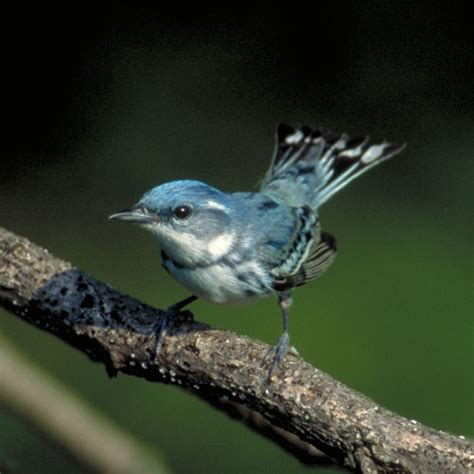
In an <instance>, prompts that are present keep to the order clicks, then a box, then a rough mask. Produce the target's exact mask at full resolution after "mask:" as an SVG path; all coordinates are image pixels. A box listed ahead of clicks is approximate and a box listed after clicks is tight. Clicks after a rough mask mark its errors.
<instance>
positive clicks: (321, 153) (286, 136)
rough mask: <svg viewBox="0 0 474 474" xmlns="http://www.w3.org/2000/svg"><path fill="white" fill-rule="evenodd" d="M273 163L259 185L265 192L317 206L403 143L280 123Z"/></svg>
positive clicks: (392, 154)
mask: <svg viewBox="0 0 474 474" xmlns="http://www.w3.org/2000/svg"><path fill="white" fill-rule="evenodd" d="M276 138H277V143H276V147H275V153H274V156H273V160H272V163H271V165H270V168H269V170H268V171H267V174H266V175H265V178H264V179H263V182H262V185H261V191H262V192H263V193H265V194H268V195H271V196H274V197H277V198H279V199H283V200H284V201H286V202H287V203H288V204H290V205H292V206H295V207H299V206H303V205H310V206H311V207H312V208H313V209H316V208H318V207H320V206H321V205H322V204H324V203H325V202H326V201H328V200H329V199H330V198H331V197H332V196H334V194H336V193H337V192H338V191H340V190H341V189H342V188H343V187H345V186H346V185H347V184H349V183H350V182H351V181H352V180H353V179H355V178H357V177H358V176H360V175H361V174H362V173H365V172H366V171H367V170H369V169H370V168H372V167H374V166H376V165H378V164H379V163H381V162H382V161H385V160H388V159H389V158H391V157H392V156H394V155H396V154H397V153H400V152H401V151H402V150H403V149H404V148H405V144H401V145H400V144H398V145H397V144H391V143H387V142H385V141H384V142H382V143H379V144H372V145H371V144H369V139H368V137H357V138H355V137H354V138H350V137H348V136H347V135H345V134H342V135H334V134H332V133H330V132H328V131H326V130H323V129H311V128H309V127H290V126H288V125H285V124H280V125H279V126H278V128H277V137H276Z"/></svg>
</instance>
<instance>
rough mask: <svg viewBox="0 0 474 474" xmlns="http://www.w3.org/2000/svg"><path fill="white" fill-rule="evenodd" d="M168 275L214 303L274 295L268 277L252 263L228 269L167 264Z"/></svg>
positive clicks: (238, 302)
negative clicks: (183, 266)
mask: <svg viewBox="0 0 474 474" xmlns="http://www.w3.org/2000/svg"><path fill="white" fill-rule="evenodd" d="M165 266H166V269H167V270H168V271H169V273H170V274H171V276H173V278H175V279H176V280H177V281H178V282H179V283H181V284H182V285H183V286H184V287H185V288H187V289H188V290H189V291H191V292H192V293H193V294H194V295H196V296H198V297H199V298H202V299H204V300H209V301H213V302H214V303H237V304H242V303H243V304H245V303H250V302H251V301H252V300H254V299H256V298H262V297H264V296H268V295H269V294H271V293H272V292H273V290H272V288H271V281H270V277H269V276H268V275H267V273H266V272H264V271H263V269H261V268H258V266H256V265H255V264H252V263H247V264H241V265H240V266H239V267H231V266H228V265H226V264H213V265H210V266H208V267H197V268H182V267H177V266H175V265H174V263H173V262H171V261H169V260H168V261H167V262H166V264H165Z"/></svg>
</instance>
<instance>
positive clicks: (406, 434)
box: [0, 228, 474, 473]
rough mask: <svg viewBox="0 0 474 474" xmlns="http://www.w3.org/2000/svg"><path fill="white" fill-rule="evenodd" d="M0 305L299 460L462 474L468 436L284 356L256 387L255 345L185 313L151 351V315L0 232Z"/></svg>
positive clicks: (258, 356)
mask: <svg viewBox="0 0 474 474" xmlns="http://www.w3.org/2000/svg"><path fill="white" fill-rule="evenodd" d="M0 305H3V306H4V307H5V308H6V309H7V310H9V311H10V312H12V313H14V314H16V315H17V316H19V317H20V318H22V319H23V320H25V321H27V322H29V323H31V324H34V325H35V326H37V327H38V328H41V329H43V330H45V331H48V332H50V333H52V334H54V335H56V336H57V337H59V338H61V339H62V340H64V341H66V342H68V343H69V344H71V345H73V346H74V347H76V348H77V349H79V350H80V351H82V352H84V353H86V354H87V355H88V356H89V357H90V358H91V359H92V360H94V361H97V362H102V363H104V364H105V366H106V368H107V371H108V373H109V374H110V375H114V374H116V373H117V372H118V371H120V372H123V373H126V374H129V375H134V376H137V377H143V378H146V379H147V380H150V381H153V382H161V383H167V384H175V385H178V386H180V387H182V388H184V389H186V390H187V391H188V392H190V393H192V394H194V395H196V396H198V397H200V398H201V399H204V400H206V401H208V402H209V403H211V404H212V405H213V406H215V407H216V408H218V409H220V410H223V411H225V412H227V413H228V414H229V415H231V416H232V417H233V418H236V419H239V420H241V421H243V422H244V423H246V424H247V425H248V426H249V427H251V428H252V429H254V430H256V431H259V432H260V433H261V434H263V435H264V436H267V437H268V438H270V439H272V440H273V441H276V442H277V443H278V444H279V445H280V446H282V447H284V448H285V449H286V450H287V451H288V452H290V453H291V454H293V455H295V456H297V457H298V458H299V459H300V460H301V461H302V462H305V463H307V464H310V465H321V464H325V463H328V461H329V460H331V461H332V462H334V463H335V464H337V465H339V466H341V467H343V468H345V469H347V470H349V471H355V472H364V473H369V472H407V473H418V472H419V473H431V472H433V473H435V472H472V470H473V465H474V445H473V443H472V442H471V441H468V440H465V439H463V438H462V437H457V436H453V435H450V434H447V433H443V432H440V431H436V430H434V429H431V428H428V427H426V426H423V425H421V424H420V423H417V422H415V421H413V420H407V419H405V418H403V417H401V416H399V415H397V414H394V413H392V412H390V411H388V410H386V409H384V408H382V407H380V406H379V405H377V404H376V403H375V402H373V401H372V400H370V399H368V398H367V397H365V396H364V395H362V394H360V393H358V392H356V391H354V390H352V389H350V388H348V387H346V386H345V385H343V384H342V383H340V382H338V381H337V380H334V379H333V378H331V377H330V376H329V375H327V374H325V373H323V372H321V371H319V370H318V369H316V368H314V367H312V366H311V365H309V364H308V363H306V362H305V361H303V360H302V359H301V358H300V357H298V356H296V355H294V354H289V355H288V356H287V357H285V359H284V361H283V362H282V364H281V368H280V369H279V370H278V371H277V373H276V374H275V375H274V376H273V378H272V380H271V383H269V384H267V385H265V384H262V380H264V379H265V375H266V371H267V368H266V367H265V366H264V365H262V360H263V358H264V356H265V354H266V352H267V350H268V346H267V345H265V344H263V343H261V342H258V341H254V340H251V339H249V338H247V337H242V336H238V335H236V334H233V333H230V332H228V331H222V330H217V329H213V328H211V327H209V326H207V325H205V324H201V323H199V322H195V321H193V319H192V315H191V313H189V312H184V313H181V314H180V315H178V316H177V317H176V318H175V319H174V323H173V327H172V328H171V330H170V335H169V337H167V338H166V339H165V341H164V345H163V347H162V350H161V351H160V352H159V353H158V354H157V353H156V351H155V345H156V337H155V334H156V328H157V326H158V325H159V322H160V319H161V318H162V317H163V314H164V312H163V311H162V310H160V309H154V308H152V307H150V306H147V305H145V304H143V303H141V302H139V301H137V300H136V299H134V298H132V297H130V296H126V295H124V294H121V293H119V292H118V291H116V290H114V289H112V288H110V287H109V286H108V285H106V284H104V283H102V282H100V281H98V280H96V279H95V278H93V277H92V276H90V275H88V274H86V273H84V272H82V271H81V270H79V269H77V268H74V267H72V266H71V264H69V263H67V262H65V261H63V260H60V259H58V258H56V257H54V256H52V255H51V254H50V253H48V252H47V251H46V250H44V249H42V248H40V247H38V246H36V245H34V244H33V243H31V242H29V241H28V240H27V239H25V238H22V237H19V236H16V235H15V234H13V233H11V232H9V231H7V230H5V229H2V228H0ZM321 453H324V456H323V455H322V454H321Z"/></svg>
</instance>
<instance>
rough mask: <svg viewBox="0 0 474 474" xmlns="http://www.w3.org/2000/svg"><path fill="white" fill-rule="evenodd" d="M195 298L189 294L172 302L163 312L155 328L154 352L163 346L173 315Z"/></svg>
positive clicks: (158, 351) (157, 351) (156, 352)
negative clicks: (180, 299)
mask: <svg viewBox="0 0 474 474" xmlns="http://www.w3.org/2000/svg"><path fill="white" fill-rule="evenodd" d="M196 299H197V297H196V296H190V297H188V298H186V299H184V300H182V301H178V302H177V303H175V304H172V305H171V306H169V307H168V309H167V310H166V311H165V314H164V315H163V317H162V318H161V319H160V321H159V322H158V324H157V325H156V329H155V334H156V343H155V354H159V353H160V351H161V349H162V347H163V342H164V340H165V337H166V336H167V335H168V329H169V327H170V326H171V325H172V320H173V319H174V317H175V316H177V315H178V314H179V313H180V312H181V310H182V309H183V308H184V307H185V306H187V305H188V304H190V303H192V302H193V301H195V300H196Z"/></svg>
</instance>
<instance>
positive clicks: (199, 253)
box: [110, 180, 234, 265]
mask: <svg viewBox="0 0 474 474" xmlns="http://www.w3.org/2000/svg"><path fill="white" fill-rule="evenodd" d="M231 208H232V200H231V198H230V196H228V195H227V194H225V193H222V192H221V191H219V190H217V189H215V188H212V187H211V186H208V185H207V184H205V183H201V182H199V181H191V180H183V181H171V182H169V183H165V184H162V185H161V186H157V187H156V188H153V189H151V190H150V191H148V192H146V193H145V194H144V195H143V197H142V198H141V199H140V201H139V202H138V203H137V204H136V205H135V206H133V207H132V208H130V209H127V210H124V211H121V212H118V213H116V214H113V215H111V216H110V219H118V220H123V221H128V222H134V223H137V224H140V225H141V226H143V227H145V228H146V229H148V230H150V231H151V232H152V233H153V234H154V235H155V236H156V237H157V238H158V240H159V242H160V245H161V247H162V248H163V250H164V251H165V252H166V253H167V254H168V256H170V257H171V258H172V259H173V260H174V261H176V262H178V263H181V264H183V265H196V264H198V265H201V264H206V263H211V262H212V261H214V260H217V259H218V258H220V257H222V256H223V255H225V254H226V253H227V252H228V251H229V250H230V249H231V247H232V245H233V243H234V235H233V233H232V230H231V219H230V215H229V213H230V212H231Z"/></svg>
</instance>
